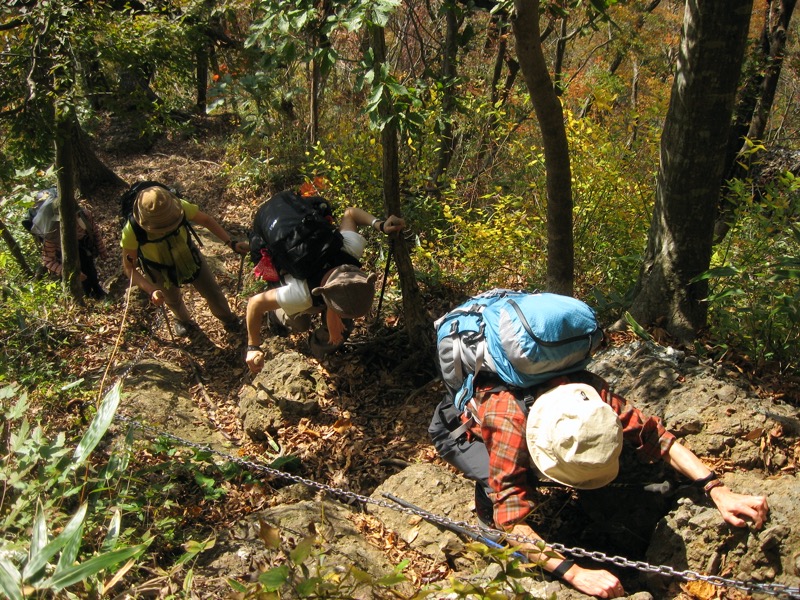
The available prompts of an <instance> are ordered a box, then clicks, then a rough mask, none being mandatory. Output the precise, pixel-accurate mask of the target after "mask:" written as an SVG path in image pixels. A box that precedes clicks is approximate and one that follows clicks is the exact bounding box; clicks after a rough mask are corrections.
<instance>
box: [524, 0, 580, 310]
mask: <svg viewBox="0 0 800 600" xmlns="http://www.w3.org/2000/svg"><path fill="white" fill-rule="evenodd" d="M514 8H515V9H516V14H515V15H514V16H513V17H512V20H511V23H512V27H513V29H514V39H515V41H516V48H517V58H518V59H519V65H520V70H521V71H522V75H523V77H524V79H525V83H526V85H527V87H528V92H529V93H530V95H531V102H532V103H533V108H534V111H535V112H536V117H537V119H538V121H539V127H540V129H541V132H542V144H543V146H544V161H545V168H546V170H547V175H546V177H547V289H548V290H549V291H552V292H556V293H559V294H566V295H572V291H573V281H574V270H575V254H574V249H573V240H572V172H571V169H570V160H569V144H568V142H567V132H566V129H565V126H564V111H563V109H562V106H561V101H560V100H559V98H558V95H557V94H556V90H555V87H554V85H553V81H552V79H551V78H550V73H549V72H548V70H547V63H546V62H545V58H544V53H543V51H542V44H541V35H540V31H539V2H538V0H536V1H530V0H514Z"/></svg>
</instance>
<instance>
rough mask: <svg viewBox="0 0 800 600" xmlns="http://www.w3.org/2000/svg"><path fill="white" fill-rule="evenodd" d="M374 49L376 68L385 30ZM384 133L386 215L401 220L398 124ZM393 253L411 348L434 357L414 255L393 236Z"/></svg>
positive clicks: (388, 108) (386, 108)
mask: <svg viewBox="0 0 800 600" xmlns="http://www.w3.org/2000/svg"><path fill="white" fill-rule="evenodd" d="M371 36H372V49H373V52H374V53H375V62H376V64H377V65H380V64H383V63H384V62H385V61H386V38H385V32H384V30H383V28H382V27H377V26H373V27H372V31H371ZM379 110H380V111H381V117H384V118H385V117H388V116H389V115H390V114H391V113H392V105H391V97H389V100H388V102H382V103H381V105H380V108H379ZM384 122H386V125H385V126H384V127H383V130H382V131H381V148H382V150H383V202H384V206H385V208H386V214H387V215H392V214H393V215H397V216H402V214H403V211H402V207H401V205H400V168H399V160H398V133H397V126H396V125H395V120H394V119H390V120H388V122H387V121H386V120H385V119H384ZM391 252H392V254H393V255H394V260H395V264H396V265H397V274H398V276H399V278H400V289H401V291H402V294H403V315H404V317H405V324H406V331H407V332H408V338H409V344H410V347H411V348H412V349H413V350H414V351H423V352H424V353H428V354H431V355H432V353H433V340H432V334H433V327H432V325H431V322H430V320H429V319H428V318H427V315H426V313H425V310H424V308H423V305H422V296H421V294H420V290H419V285H418V284H417V278H416V276H415V274H414V265H413V264H412V263H411V253H410V251H409V248H408V244H407V243H406V240H405V238H404V237H403V236H402V234H393V237H392V241H391Z"/></svg>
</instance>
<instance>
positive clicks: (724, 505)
mask: <svg viewBox="0 0 800 600" xmlns="http://www.w3.org/2000/svg"><path fill="white" fill-rule="evenodd" d="M709 495H710V496H711V499H712V500H713V501H714V504H715V505H716V506H717V509H718V510H719V512H720V514H721V515H722V518H723V519H725V522H726V523H730V524H731V525H733V526H734V527H744V526H745V525H747V523H748V522H750V523H752V524H753V526H754V527H755V528H756V529H761V528H762V527H763V526H764V523H765V522H766V520H767V514H768V513H769V506H768V504H767V499H766V497H765V496H747V495H744V494H737V493H735V492H732V491H731V490H729V489H728V488H727V487H725V486H724V485H722V486H719V487H715V488H714V489H712V490H711V491H710V492H709Z"/></svg>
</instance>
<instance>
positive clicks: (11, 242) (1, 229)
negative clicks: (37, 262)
mask: <svg viewBox="0 0 800 600" xmlns="http://www.w3.org/2000/svg"><path fill="white" fill-rule="evenodd" d="M0 237H2V238H3V241H4V242H5V243H6V246H8V251H9V252H11V256H13V257H14V260H16V261H17V264H19V266H20V268H21V269H22V270H23V271H24V272H25V274H26V275H28V276H29V277H33V275H34V273H33V269H31V267H30V265H29V264H28V261H27V260H25V255H24V254H23V253H22V249H21V248H20V247H19V243H18V242H17V240H16V239H14V236H13V235H11V232H10V231H9V230H8V227H6V224H5V223H4V222H3V220H2V219H0Z"/></svg>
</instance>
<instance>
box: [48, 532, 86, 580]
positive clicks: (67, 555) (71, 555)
mask: <svg viewBox="0 0 800 600" xmlns="http://www.w3.org/2000/svg"><path fill="white" fill-rule="evenodd" d="M82 538H83V524H81V526H80V527H79V528H78V529H77V530H75V533H74V534H73V535H71V536H70V537H69V539H68V540H67V543H66V544H64V549H63V550H62V551H61V556H59V557H58V564H57V565H56V570H55V573H58V572H60V571H64V570H65V569H68V568H69V567H71V566H72V565H73V563H74V562H75V559H76V558H78V551H79V550H80V548H81V539H82Z"/></svg>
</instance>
